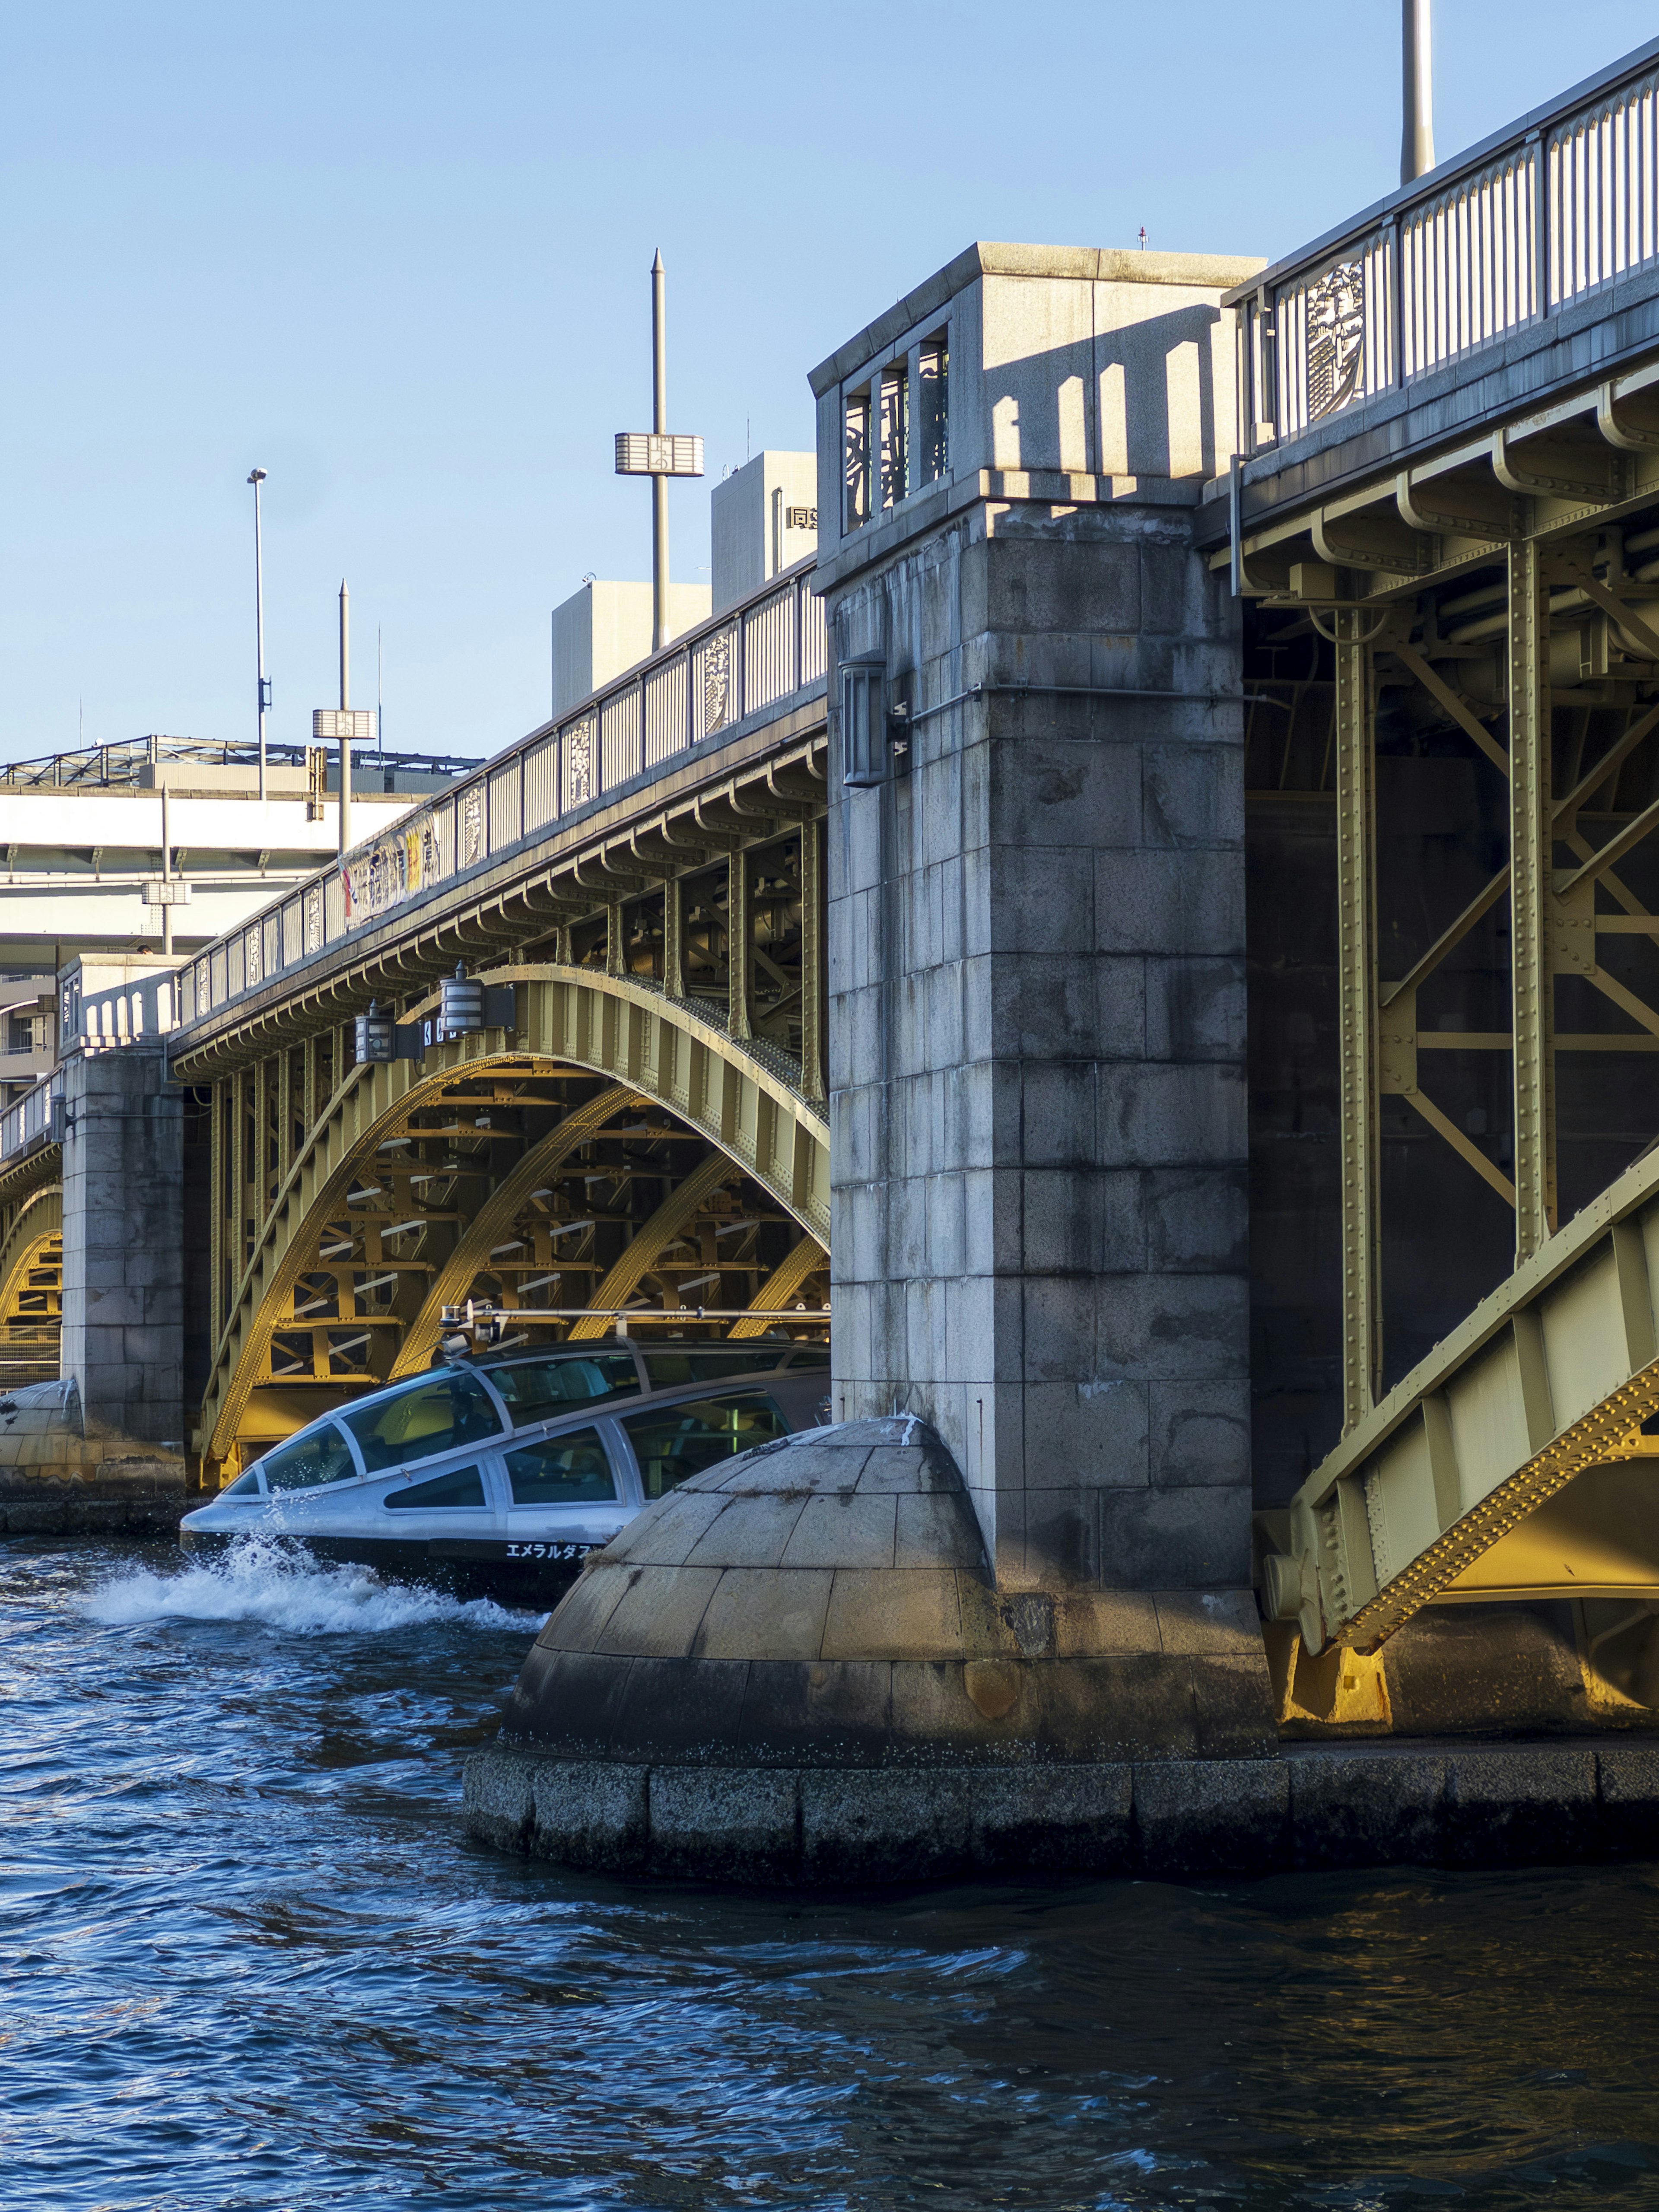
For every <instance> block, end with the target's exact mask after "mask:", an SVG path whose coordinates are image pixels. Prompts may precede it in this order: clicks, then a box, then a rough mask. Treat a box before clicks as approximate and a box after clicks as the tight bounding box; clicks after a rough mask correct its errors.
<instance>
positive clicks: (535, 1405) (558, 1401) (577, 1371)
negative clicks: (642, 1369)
mask: <svg viewBox="0 0 1659 2212" xmlns="http://www.w3.org/2000/svg"><path fill="white" fill-rule="evenodd" d="M485 1372H486V1373H487V1374H488V1375H489V1379H490V1381H491V1382H492V1383H494V1384H495V1388H496V1389H497V1390H499V1391H500V1392H501V1396H502V1397H503V1398H504V1399H505V1400H506V1401H507V1413H508V1415H509V1416H510V1418H511V1419H512V1422H513V1427H514V1428H515V1429H526V1428H528V1427H529V1426H530V1424H531V1423H532V1421H545V1420H548V1419H550V1418H551V1417H552V1415H554V1414H555V1413H574V1412H575V1411H576V1410H577V1408H578V1407H581V1406H592V1405H594V1404H596V1403H597V1402H598V1401H599V1399H601V1398H617V1397H621V1396H622V1395H623V1393H624V1392H625V1391H629V1390H637V1389H639V1387H640V1377H639V1371H638V1370H637V1369H636V1368H635V1364H634V1356H633V1354H632V1352H595V1353H594V1354H593V1356H592V1358H591V1359H515V1360H513V1362H511V1364H508V1365H507V1366H505V1367H491V1368H487V1369H486V1370H485Z"/></svg>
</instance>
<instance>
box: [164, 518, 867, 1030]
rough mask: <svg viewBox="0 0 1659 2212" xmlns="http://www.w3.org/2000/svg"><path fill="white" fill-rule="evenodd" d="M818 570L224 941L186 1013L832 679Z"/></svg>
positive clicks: (202, 972)
mask: <svg viewBox="0 0 1659 2212" xmlns="http://www.w3.org/2000/svg"><path fill="white" fill-rule="evenodd" d="M812 567H813V562H812V560H811V559H810V558H809V559H807V560H805V561H803V562H798V563H797V564H796V566H795V567H794V568H791V569H787V570H786V571H785V572H784V574H782V575H781V576H778V577H775V578H774V579H773V580H772V581H771V582H770V583H769V585H768V586H766V587H765V589H764V590H763V591H761V592H757V593H756V595H755V596H754V597H753V598H752V599H746V600H744V601H742V602H740V604H739V605H737V606H735V607H731V608H728V609H727V610H726V612H725V613H723V614H720V615H717V616H716V617H714V619H713V620H712V621H710V622H708V623H703V624H702V625H701V627H699V628H698V629H695V630H692V631H690V632H688V634H687V635H685V636H684V637H683V638H678V639H677V640H676V641H674V643H673V644H672V645H671V646H669V647H666V648H665V650H664V651H663V652H662V653H658V654H657V655H656V656H655V657H654V658H653V659H650V660H647V661H645V662H642V663H641V665H640V666H639V667H637V668H635V669H633V670H630V671H629V673H628V674H627V675H626V676H623V677H622V678H618V680H617V682H616V683H615V684H610V685H608V686H607V687H606V688H605V690H602V691H598V692H595V693H594V694H593V696H592V697H591V698H589V699H586V700H584V701H583V702H582V703H581V705H580V706H579V707H577V708H574V710H573V711H572V712H571V713H570V714H567V715H565V716H563V717H562V719H561V720H558V721H557V722H553V723H546V724H544V725H543V726H542V727H541V728H540V729H538V730H532V732H531V733H530V735H529V736H528V737H527V738H522V739H520V742H519V743H518V744H514V745H510V746H508V748H507V750H506V751H505V752H502V753H498V754H497V755H496V756H495V758H494V759H492V760H489V761H487V762H486V763H484V764H483V767H482V768H480V769H479V770H478V772H477V775H472V776H470V777H469V778H468V779H467V780H466V781H465V782H464V783H459V784H456V785H454V786H453V787H451V788H450V789H449V790H447V791H446V792H444V793H442V794H441V796H439V797H438V798H435V799H431V800H428V801H427V802H425V803H424V804H422V805H420V806H417V807H416V808H414V809H412V810H411V811H410V812H409V813H408V814H406V815H404V817H403V818H402V820H401V821H400V822H398V823H397V824H396V826H395V827H394V828H393V829H389V830H386V831H384V832H382V833H381V834H380V836H377V837H375V838H374V840H373V841H372V842H368V843H366V844H362V845H359V846H357V847H356V848H354V849H353V850H352V851H351V852H349V853H348V854H346V855H345V858H344V859H343V860H341V861H337V862H334V863H331V865H330V866H328V867H326V868H324V869H321V870H319V872H318V873H317V874H316V875H315V876H313V877H312V878H310V880H309V881H308V882H307V883H303V884H301V885H300V886H299V887H298V889H297V890H291V891H289V893H287V894H286V895H285V896H283V898H281V899H279V900H276V901H274V902H272V904H271V905H270V906H268V907H266V908H264V910H263V911H262V912H261V913H259V914H257V915H253V916H252V918H251V919H250V920H249V921H246V922H245V923H243V924H241V925H240V927H237V928H235V929H234V930H231V931H229V932H228V933H227V934H226V935H225V936H223V937H221V938H219V939H216V941H215V942H214V943H213V944H212V945H208V946H207V947H206V948H205V949H204V951H202V952H200V953H199V954H198V955H197V957H196V958H195V959H194V960H192V961H191V962H190V963H188V965H186V966H185V968H183V969H180V971H179V1016H178V1018H179V1023H180V1024H181V1025H182V1024H188V1023H191V1022H193V1021H198V1020H200V1019H201V1018H202V1017H203V1016H204V1014H207V1013H209V1012H211V1011H212V1010H213V1009H214V1008H216V1007H217V1006H223V1005H224V1004H225V1003H226V1002H227V1001H228V1000H232V999H235V998H238V997H240V995H241V994H243V993H244V992H247V991H252V990H256V989H258V988H259V987H261V986H262V985H263V984H264V983H265V982H267V981H269V980H270V978H271V977H272V976H274V975H279V974H281V973H282V972H283V970H285V969H290V968H295V967H298V966H299V964H300V963H301V962H302V961H305V960H307V959H309V958H310V957H311V956H312V955H313V953H316V952H319V951H322V949H323V948H324V947H325V945H334V944H337V943H338V942H339V941H340V940H342V939H345V938H348V937H349V936H350V935H351V934H352V933H353V932H354V931H356V930H359V929H366V928H368V927H371V926H372V925H374V924H375V923H378V922H380V921H382V920H383V919H384V918H385V917H386V915H389V914H391V913H392V912H393V911H394V910H395V909H396V908H398V907H400V906H402V905H404V903H405V902H408V901H409V900H411V899H416V898H419V897H422V896H424V895H425V894H426V893H427V892H428V891H429V890H433V889H434V888H435V886H437V885H439V884H446V883H449V882H453V881H454V880H456V879H457V878H460V877H462V876H465V875H466V874H467V873H469V872H471V870H472V869H474V868H477V867H480V866H483V864H484V863H486V862H487V861H489V860H495V858H496V857H497V856H498V855H500V854H503V853H505V852H507V850H508V849H509V848H511V847H513V846H514V845H517V844H520V843H521V842H524V841H525V840H526V839H533V838H536V837H538V836H542V835H544V834H545V832H546V831H547V830H548V829H550V828H551V827H553V826H554V825H555V824H556V823H559V822H560V821H561V820H562V819H563V818H564V817H567V816H572V815H577V814H580V812H581V811H583V810H584V809H586V807H589V806H591V805H595V804H596V803H597V802H599V800H601V799H604V798H605V795H606V794H607V793H610V792H611V791H614V790H616V789H617V787H618V786H620V785H622V784H624V783H628V782H630V781H632V780H633V779H634V778H635V776H639V775H645V774H647V773H648V772H649V771H650V770H652V769H667V768H669V767H671V766H675V765H678V763H679V762H680V761H681V760H682V759H683V758H684V756H685V754H686V752H687V751H688V750H690V749H692V748H695V747H696V746H698V745H702V744H708V741H709V740H710V739H711V738H726V737H728V736H730V735H732V733H733V732H736V731H737V730H738V727H739V726H741V725H742V724H743V723H744V722H745V721H747V720H750V718H751V717H752V716H754V715H757V714H762V713H763V712H765V711H766V710H767V709H768V708H775V707H781V706H782V705H783V704H784V703H785V702H787V701H788V700H789V699H790V698H791V696H793V694H795V693H797V692H807V691H810V690H812V689H814V688H815V687H817V686H818V685H821V684H823V680H824V669H825V640H824V627H823V601H822V600H821V599H815V598H814V597H813V596H812V592H811V575H812Z"/></svg>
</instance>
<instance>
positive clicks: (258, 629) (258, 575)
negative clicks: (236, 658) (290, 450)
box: [248, 469, 270, 799]
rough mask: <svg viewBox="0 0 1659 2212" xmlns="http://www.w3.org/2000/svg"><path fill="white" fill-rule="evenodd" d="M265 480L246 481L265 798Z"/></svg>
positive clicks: (258, 472)
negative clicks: (262, 514)
mask: <svg viewBox="0 0 1659 2212" xmlns="http://www.w3.org/2000/svg"><path fill="white" fill-rule="evenodd" d="M264 480H265V472H264V470H263V469H255V470H254V471H253V472H252V475H251V476H250V477H248V482H249V483H251V484H252V486H253V626H254V630H255V633H256V637H257V648H256V649H257V653H258V666H259V796H260V798H261V799H263V798H264V795H265V711H266V709H267V708H269V706H270V685H269V684H267V683H266V682H265V560H264V539H263V538H262V536H261V533H260V528H259V487H260V485H261V484H262V483H264Z"/></svg>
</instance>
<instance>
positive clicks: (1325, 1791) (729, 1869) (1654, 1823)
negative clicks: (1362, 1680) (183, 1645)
mask: <svg viewBox="0 0 1659 2212" xmlns="http://www.w3.org/2000/svg"><path fill="white" fill-rule="evenodd" d="M466 1819H467V1826H468V1827H469V1829H470V1830H471V1832H472V1833H473V1834H474V1835H476V1836H477V1837H478V1838H481V1839H482V1840H483V1841H485V1842H487V1843H489V1844H495V1846H496V1847H497V1848H498V1849H501V1850H517V1851H523V1852H527V1853H529V1854H530V1855H532V1857H544V1858H550V1859H555V1860H558V1861H560V1862H562V1863H564V1864H566V1865H568V1866H572V1867H577V1868H580V1869H584V1870H586V1871H589V1872H592V1873H599V1874H607V1875H634V1876H639V1875H647V1876H659V1877H663V1878H667V1879H679V1878H685V1877H688V1876H689V1877H691V1878H694V1879H703V1880H710V1881H728V1882H743V1883H754V1884H758V1885H765V1886H768V1887H786V1886H788V1885H791V1884H794V1883H805V1884H809V1885H828V1886H834V1885H836V1884H846V1883H855V1884H860V1885H862V1884H872V1883H892V1882H908V1881H952V1880H961V1879H963V1878H964V1877H968V1876H972V1875H1048V1874H1054V1873H1069V1874H1086V1875H1141V1876H1145V1877H1150V1878H1152V1879H1164V1878H1171V1879H1181V1878H1190V1877H1194V1876H1206V1875H1208V1876H1223V1877H1228V1876H1254V1875H1267V1874H1273V1873H1279V1872H1285V1871H1288V1870H1290V1869H1309V1870H1316V1869H1336V1868H1343V1867H1374V1866H1389V1865H1410V1864H1415V1865H1427V1866H1450V1867H1456V1866H1466V1867H1473V1866H1480V1867H1492V1866H1516V1865H1527V1864H1547V1863H1560V1862H1565V1861H1572V1860H1585V1859H1611V1858H1632V1857H1638V1858H1639V1857H1647V1856H1649V1855H1650V1854H1659V1745H1653V1746H1650V1745H1646V1744H1643V1745H1633V1744H1628V1743H1626V1744H1620V1745H1618V1746H1616V1747H1614V1746H1610V1745H1608V1744H1607V1743H1605V1742H1601V1743H1593V1744H1592V1743H1584V1742H1563V1741H1560V1740H1559V1739H1556V1740H1554V1741H1547V1742H1537V1743H1517V1742H1509V1743H1504V1744H1470V1743H1468V1742H1467V1741H1464V1742H1460V1743H1455V1744H1447V1745H1444V1746H1437V1745H1434V1744H1429V1743H1424V1742H1422V1741H1416V1742H1412V1743H1401V1744H1389V1743H1375V1742H1373V1743H1367V1744H1363V1745H1361V1744H1336V1745H1323V1744H1322V1745H1313V1744H1297V1745H1286V1746H1285V1747H1284V1748H1283V1750H1282V1751H1281V1752H1280V1753H1279V1754H1277V1755H1276V1756H1273V1757H1269V1758H1266V1759H1147V1760H1144V1761H1135V1762H1124V1763H1121V1764H1104V1765H1073V1766H1036V1767H1000V1766H992V1765H987V1766H958V1767H932V1768H920V1769H919V1768H915V1767H909V1768H903V1769H892V1768H870V1767H858V1768H834V1767H810V1768H801V1769H784V1770H779V1769H769V1768H754V1769H749V1770H741V1769H736V1768H732V1767H729V1766H722V1767H715V1768H710V1767H695V1766H672V1765H656V1766H638V1765H623V1764H620V1763H607V1762H604V1761H586V1762H585V1761H578V1760H561V1759H548V1758H547V1757H546V1756H545V1755H544V1754H543V1755H538V1753H535V1752H534V1751H529V1750H522V1749H513V1748H511V1747H505V1746H500V1745H496V1746H491V1747H489V1748H488V1749H486V1750H483V1751H480V1752H477V1753H474V1754H473V1756H472V1757H471V1759H469V1761H468V1762H467V1768H466Z"/></svg>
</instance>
